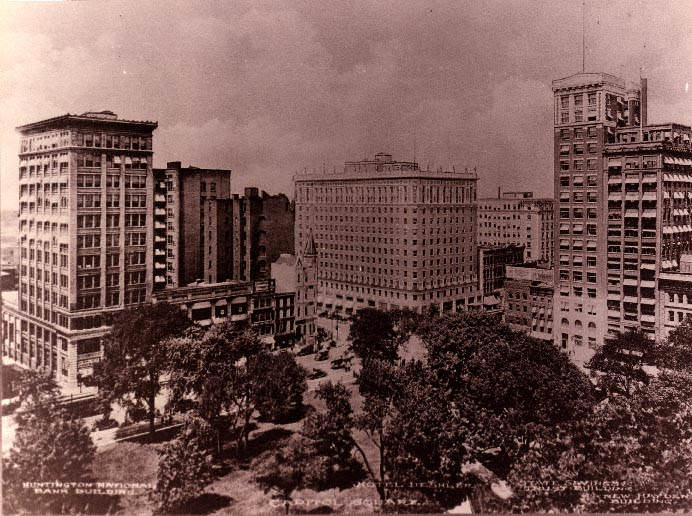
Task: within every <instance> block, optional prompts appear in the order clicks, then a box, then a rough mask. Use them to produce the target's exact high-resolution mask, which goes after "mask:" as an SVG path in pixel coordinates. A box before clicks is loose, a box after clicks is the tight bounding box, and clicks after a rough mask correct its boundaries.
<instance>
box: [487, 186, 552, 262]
mask: <svg viewBox="0 0 692 516" xmlns="http://www.w3.org/2000/svg"><path fill="white" fill-rule="evenodd" d="M554 204H555V201H554V200H553V199H538V198H534V197H533V192H498V196H497V197H496V198H492V197H489V198H482V199H478V245H490V246H498V245H509V244H514V245H519V246H524V261H527V262H530V261H540V262H547V263H552V261H553V247H554V246H553V235H554V228H553V216H554V210H555V207H554Z"/></svg>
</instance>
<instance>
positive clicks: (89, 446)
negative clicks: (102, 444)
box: [3, 372, 95, 514]
mask: <svg viewBox="0 0 692 516" xmlns="http://www.w3.org/2000/svg"><path fill="white" fill-rule="evenodd" d="M20 398H21V399H23V403H22V405H21V407H20V410H19V412H18V413H17V417H16V421H17V428H16V431H15V438H14V443H13V446H12V448H11V449H10V454H9V458H8V459H7V460H3V512H7V513H11V512H33V513H44V514H45V513H59V512H65V511H68V510H77V511H79V510H84V507H83V506H81V505H80V500H79V499H78V498H75V497H74V496H70V495H69V493H68V494H62V493H36V492H35V491H34V490H33V488H25V487H23V484H24V483H25V482H38V483H42V482H43V483H46V486H47V485H48V483H50V482H56V481H57V482H88V481H90V480H91V464H92V461H93V458H94V454H95V448H94V445H93V442H92V440H91V436H90V434H89V430H88V429H87V428H86V426H85V425H84V424H83V423H82V421H81V420H80V419H74V418H72V417H70V415H69V414H68V413H67V411H66V410H65V409H63V408H61V407H60V405H59V403H58V389H57V387H56V385H55V383H54V382H53V380H52V379H51V378H49V377H46V376H43V375H42V374H40V373H35V372H29V373H25V374H24V375H23V378H22V380H21V381H20Z"/></svg>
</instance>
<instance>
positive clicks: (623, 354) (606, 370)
mask: <svg viewBox="0 0 692 516" xmlns="http://www.w3.org/2000/svg"><path fill="white" fill-rule="evenodd" d="M654 349H655V343H654V342H653V341H652V340H651V339H650V338H649V336H648V335H647V334H646V333H644V332H642V331H641V330H640V329H638V328H637V329H630V330H628V331H627V332H626V333H624V334H622V333H618V334H617V335H615V336H613V337H609V338H607V339H605V342H604V343H603V346H601V347H600V348H599V349H598V350H597V351H596V353H595V354H594V356H593V357H592V358H591V360H590V361H589V363H588V364H587V365H586V367H588V368H589V369H592V370H594V371H597V372H599V373H601V376H600V377H599V381H598V385H599V387H600V388H601V390H602V391H603V392H605V393H607V394H621V395H624V396H631V395H632V394H633V393H634V391H635V390H637V389H640V388H641V387H642V386H644V385H646V384H647V383H648V382H649V374H648V373H647V372H646V371H645V370H644V366H646V365H649V364H651V363H652V362H654V361H655V359H654V358H653V356H652V351H654Z"/></svg>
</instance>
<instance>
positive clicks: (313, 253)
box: [296, 231, 317, 346]
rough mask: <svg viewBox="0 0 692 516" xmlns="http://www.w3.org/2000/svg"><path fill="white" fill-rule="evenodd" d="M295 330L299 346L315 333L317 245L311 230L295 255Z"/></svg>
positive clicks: (308, 341)
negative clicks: (302, 246)
mask: <svg viewBox="0 0 692 516" xmlns="http://www.w3.org/2000/svg"><path fill="white" fill-rule="evenodd" d="M296 330H297V333H298V335H299V343H300V345H301V346H303V345H305V344H311V345H313V346H314V345H315V336H316V335H317V246H316V245H315V239H314V238H313V236H312V231H310V233H309V235H308V239H307V241H306V243H305V247H304V248H303V249H299V250H298V256H297V257H296Z"/></svg>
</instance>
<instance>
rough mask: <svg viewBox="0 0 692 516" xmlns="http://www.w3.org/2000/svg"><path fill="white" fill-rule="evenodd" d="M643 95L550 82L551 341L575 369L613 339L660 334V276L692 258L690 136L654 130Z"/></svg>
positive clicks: (614, 81) (588, 76) (597, 76)
mask: <svg viewBox="0 0 692 516" xmlns="http://www.w3.org/2000/svg"><path fill="white" fill-rule="evenodd" d="M646 90H647V84H646V80H642V82H641V86H640V87H636V86H627V85H626V84H625V81H623V80H622V79H620V78H617V77H615V76H612V75H609V74H604V73H579V74H576V75H573V76H570V77H567V78H565V79H560V80H556V81H554V82H553V91H554V94H555V197H556V199H558V201H559V202H558V204H557V205H556V222H557V224H556V236H555V246H556V248H555V254H556V256H557V257H558V260H557V264H556V267H555V284H556V289H555V309H554V313H555V331H554V336H555V342H556V343H557V344H558V345H560V346H561V347H562V348H564V349H567V350H568V351H569V353H570V354H571V355H572V356H573V358H574V360H575V361H576V362H577V363H584V362H585V361H586V360H588V358H589V357H590V356H591V355H592V354H593V349H594V348H595V347H597V346H598V345H600V344H602V343H603V338H604V337H606V336H607V335H608V333H609V332H615V331H624V330H626V329H627V328H629V327H640V328H641V329H642V330H643V331H645V332H648V333H650V334H651V335H652V336H654V335H655V334H656V328H657V326H658V324H657V312H656V298H657V296H658V293H657V290H658V286H657V283H656V281H657V278H658V275H659V273H661V272H662V271H671V270H675V269H677V267H678V262H679V256H680V254H681V253H683V252H687V251H689V249H690V242H691V241H692V225H691V222H692V219H691V218H690V208H691V207H692V203H690V201H689V196H690V195H691V192H692V189H691V188H690V187H691V186H692V168H691V167H692V159H690V158H692V149H691V147H690V139H691V131H690V128H689V127H687V126H682V125H678V124H657V125H648V124H647V109H646Z"/></svg>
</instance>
